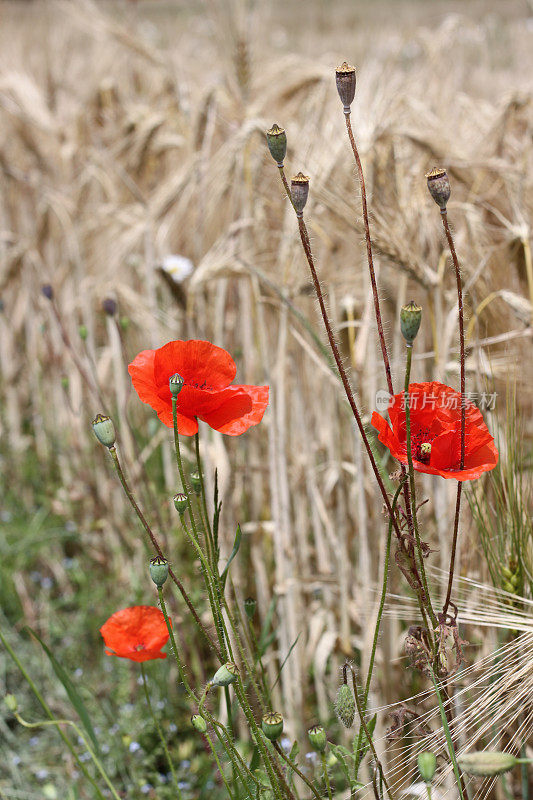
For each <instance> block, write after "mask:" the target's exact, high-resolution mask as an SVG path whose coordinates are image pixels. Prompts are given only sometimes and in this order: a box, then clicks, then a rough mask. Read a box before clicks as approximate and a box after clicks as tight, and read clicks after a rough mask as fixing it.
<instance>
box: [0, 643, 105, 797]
mask: <svg viewBox="0 0 533 800" xmlns="http://www.w3.org/2000/svg"><path fill="white" fill-rule="evenodd" d="M0 640H1V641H2V644H3V645H4V647H5V648H6V650H7V652H8V653H9V655H10V656H11V658H12V659H13V661H14V662H15V664H16V665H17V667H18V669H19V671H20V673H21V674H22V675H23V677H24V679H25V680H26V683H27V684H28V686H29V687H30V689H31V690H32V692H33V694H34V695H35V697H36V698H37V700H38V702H39V704H40V706H41V708H42V709H43V711H44V713H45V714H46V716H47V717H48V718H49V720H50V721H51V722H55V721H56V719H55V717H54V715H53V713H52V710H51V708H50V706H49V705H48V703H47V702H46V701H45V699H44V698H43V696H42V694H41V693H40V691H39V689H38V688H37V686H36V685H35V683H34V682H33V680H32V679H31V678H30V676H29V674H28V672H26V669H25V668H24V665H23V664H22V662H21V660H20V659H19V657H18V656H17V654H16V653H15V651H14V650H13V648H12V647H11V645H10V644H9V642H8V641H7V639H6V638H5V636H4V634H3V633H2V631H0ZM57 732H58V733H59V735H60V736H61V738H62V740H63V742H64V744H65V745H66V746H67V748H68V749H69V750H70V752H71V754H72V756H73V757H74V759H75V761H76V763H77V764H78V766H79V768H80V771H81V772H82V773H83V775H84V776H85V777H86V778H87V780H88V781H89V782H90V783H91V784H92V785H93V786H94V788H95V789H96V791H97V792H98V795H99V797H101V798H102V800H104V795H103V794H102V792H101V790H100V789H99V787H98V784H97V783H96V781H95V780H94V778H93V777H92V776H91V775H90V773H89V772H88V770H87V767H86V766H85V764H84V763H83V761H80V757H79V756H78V754H77V753H76V750H75V749H74V746H73V744H72V742H71V741H70V739H69V738H68V736H67V735H66V734H65V732H64V731H62V730H61V728H59V727H58V728H57Z"/></svg>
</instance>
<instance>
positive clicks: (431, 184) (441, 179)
mask: <svg viewBox="0 0 533 800" xmlns="http://www.w3.org/2000/svg"><path fill="white" fill-rule="evenodd" d="M426 178H427V182H428V189H429V193H430V195H431V196H432V198H433V200H434V201H435V202H436V204H437V205H438V206H439V207H440V209H441V211H445V210H446V205H447V203H448V200H449V199H450V192H451V189H450V181H449V178H448V174H447V172H446V170H445V169H442V168H441V167H434V168H433V169H432V170H431V172H428V173H427V175H426Z"/></svg>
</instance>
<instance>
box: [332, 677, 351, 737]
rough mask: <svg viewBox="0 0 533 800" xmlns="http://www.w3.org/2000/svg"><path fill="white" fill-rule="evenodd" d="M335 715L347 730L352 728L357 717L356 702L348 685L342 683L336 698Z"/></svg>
mask: <svg viewBox="0 0 533 800" xmlns="http://www.w3.org/2000/svg"><path fill="white" fill-rule="evenodd" d="M335 713H336V714H337V716H338V718H339V719H340V721H341V722H342V724H343V725H344V727H345V728H351V727H352V725H353V721H354V717H355V700H354V696H353V693H352V690H351V689H350V687H349V686H348V684H347V683H342V684H341V685H340V686H339V689H338V691H337V697H336V698H335Z"/></svg>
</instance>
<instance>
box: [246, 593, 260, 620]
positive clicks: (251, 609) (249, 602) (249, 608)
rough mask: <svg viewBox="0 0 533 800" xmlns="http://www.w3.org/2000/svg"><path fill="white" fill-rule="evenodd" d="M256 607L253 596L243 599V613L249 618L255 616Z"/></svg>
mask: <svg viewBox="0 0 533 800" xmlns="http://www.w3.org/2000/svg"><path fill="white" fill-rule="evenodd" d="M256 608H257V600H256V599H255V597H247V598H246V600H245V601H244V613H245V614H246V616H247V617H248V619H249V620H252V619H253V618H254V616H255V610H256Z"/></svg>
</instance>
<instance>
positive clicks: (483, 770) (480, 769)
mask: <svg viewBox="0 0 533 800" xmlns="http://www.w3.org/2000/svg"><path fill="white" fill-rule="evenodd" d="M457 763H458V764H459V766H460V768H461V769H462V770H463V772H466V773H467V775H476V776H480V777H492V776H494V775H501V774H502V772H509V770H510V769H513V767H514V766H515V765H516V764H517V763H518V761H517V759H516V758H515V757H514V756H513V755H512V753H500V752H498V751H496V750H480V751H478V752H473V753H463V755H461V756H457Z"/></svg>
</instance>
